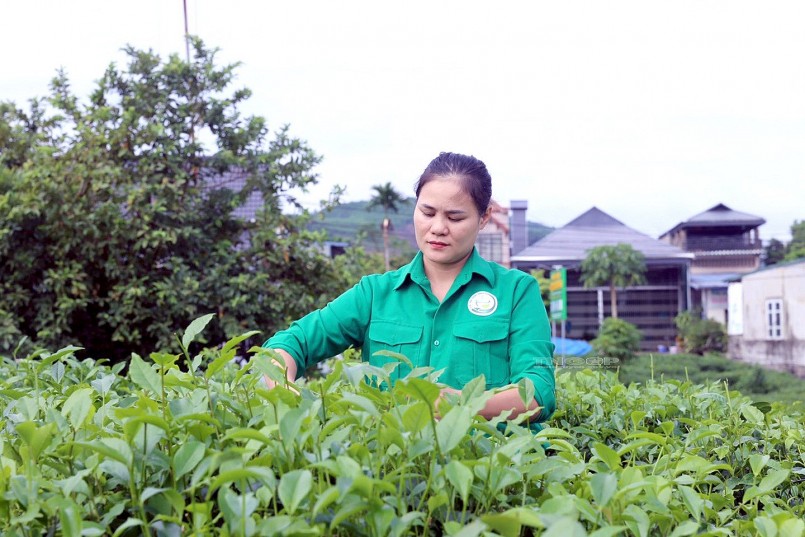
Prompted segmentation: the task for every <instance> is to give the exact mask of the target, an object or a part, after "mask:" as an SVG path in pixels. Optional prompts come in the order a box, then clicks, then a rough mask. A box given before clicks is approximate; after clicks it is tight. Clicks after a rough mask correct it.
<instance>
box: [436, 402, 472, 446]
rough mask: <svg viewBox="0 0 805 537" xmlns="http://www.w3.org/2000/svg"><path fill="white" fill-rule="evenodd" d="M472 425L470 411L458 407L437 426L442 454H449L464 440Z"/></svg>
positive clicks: (437, 437) (437, 435)
mask: <svg viewBox="0 0 805 537" xmlns="http://www.w3.org/2000/svg"><path fill="white" fill-rule="evenodd" d="M471 424H472V416H471V415H470V411H469V409H467V408H466V407H462V406H458V407H453V408H452V409H450V411H449V412H448V413H447V414H446V415H445V416H444V417H443V418H442V419H441V420H439V423H437V424H436V439H437V441H438V443H439V450H440V451H441V452H442V454H446V453H449V452H450V451H452V450H453V448H455V447H456V446H457V445H458V444H459V442H461V440H462V439H463V438H464V435H466V434H467V431H469V428H470V425H471Z"/></svg>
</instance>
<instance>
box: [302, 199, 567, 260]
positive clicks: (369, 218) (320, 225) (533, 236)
mask: <svg viewBox="0 0 805 537" xmlns="http://www.w3.org/2000/svg"><path fill="white" fill-rule="evenodd" d="M368 204H369V202H368V201H352V202H349V203H342V204H341V205H339V206H338V207H336V208H335V209H333V210H332V211H330V212H326V213H323V214H318V215H315V216H314V218H313V221H312V222H311V223H310V225H309V227H310V229H311V230H315V231H319V230H324V231H325V232H326V233H327V238H328V239H329V240H332V241H343V242H348V243H350V244H354V243H355V241H356V240H357V238H358V235H359V233H363V234H364V238H363V242H362V244H363V246H364V248H366V249H367V250H369V251H378V252H379V251H382V249H383V235H382V232H381V229H380V222H381V221H382V220H383V210H382V209H380V208H373V209H372V210H371V211H367V210H366V206H367V205H368ZM415 205H416V198H408V199H407V200H406V201H405V203H403V204H402V205H401V206H400V212H398V213H391V214H390V215H389V217H390V218H391V223H392V226H393V228H392V232H391V236H392V245H395V244H396V247H395V250H398V251H399V250H403V249H405V248H411V249H412V250H414V251H415V250H416V238H415V236H414V221H413V213H414V206H415ZM551 231H553V228H552V227H548V226H545V225H543V224H540V223H537V222H528V243H529V244H532V243H534V242H536V241H538V240H539V239H541V238H542V237H544V236H545V235H547V234H548V233H550V232H551Z"/></svg>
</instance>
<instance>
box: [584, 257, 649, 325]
mask: <svg viewBox="0 0 805 537" xmlns="http://www.w3.org/2000/svg"><path fill="white" fill-rule="evenodd" d="M645 272H646V261H645V258H644V257H643V254H642V253H640V252H638V251H637V250H635V249H634V248H632V246H631V245H629V244H625V243H620V244H617V245H615V246H611V245H605V246H596V247H595V248H591V249H590V250H588V251H587V257H585V258H584V261H582V262H581V280H582V282H584V287H588V288H589V287H598V286H601V285H608V286H609V300H610V305H611V311H612V317H614V318H615V319H617V318H618V297H617V291H616V288H617V287H627V286H630V285H640V284H642V283H644V282H645V281H646V278H645Z"/></svg>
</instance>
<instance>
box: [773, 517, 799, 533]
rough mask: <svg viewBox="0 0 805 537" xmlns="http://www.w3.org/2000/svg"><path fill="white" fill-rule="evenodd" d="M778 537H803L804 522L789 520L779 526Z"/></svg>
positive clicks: (794, 519) (796, 519)
mask: <svg viewBox="0 0 805 537" xmlns="http://www.w3.org/2000/svg"><path fill="white" fill-rule="evenodd" d="M778 529H779V535H780V537H802V536H803V535H805V521H803V520H802V519H801V518H793V517H792V518H789V519H788V520H785V521H783V523H782V524H780V527H779V528H778Z"/></svg>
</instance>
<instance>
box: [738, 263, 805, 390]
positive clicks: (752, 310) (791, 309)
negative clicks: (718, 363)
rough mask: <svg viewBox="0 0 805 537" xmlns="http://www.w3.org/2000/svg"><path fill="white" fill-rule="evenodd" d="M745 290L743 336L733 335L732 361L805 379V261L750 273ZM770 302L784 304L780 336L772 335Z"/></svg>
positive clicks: (745, 277) (744, 283)
mask: <svg viewBox="0 0 805 537" xmlns="http://www.w3.org/2000/svg"><path fill="white" fill-rule="evenodd" d="M741 288H742V289H741V291H742V295H743V307H742V311H741V313H742V327H741V328H742V333H741V334H731V335H730V338H729V341H730V344H729V356H730V358H733V359H737V360H742V361H745V362H750V363H754V364H759V365H763V366H766V367H770V368H773V369H778V370H781V371H788V372H791V373H794V374H796V375H798V376H801V377H805V260H802V261H799V262H794V263H791V264H787V265H780V266H775V267H771V268H768V269H765V270H761V271H758V272H755V273H752V274H747V275H746V276H744V277H743V278H742V284H741ZM770 299H779V300H781V302H782V323H781V325H782V330H781V334H780V336H779V337H773V336H770V335H769V321H768V318H767V312H766V301H767V300H770ZM733 331H736V330H733Z"/></svg>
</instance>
